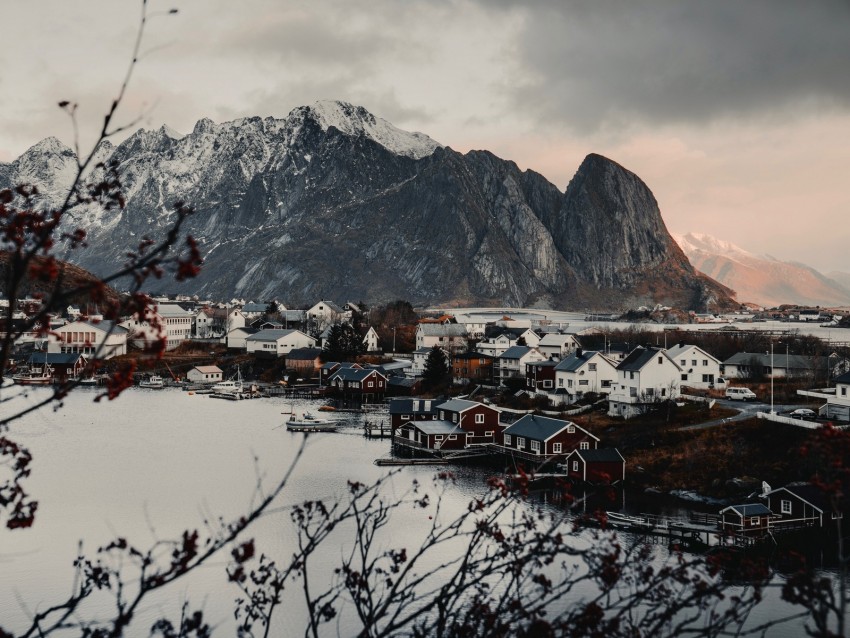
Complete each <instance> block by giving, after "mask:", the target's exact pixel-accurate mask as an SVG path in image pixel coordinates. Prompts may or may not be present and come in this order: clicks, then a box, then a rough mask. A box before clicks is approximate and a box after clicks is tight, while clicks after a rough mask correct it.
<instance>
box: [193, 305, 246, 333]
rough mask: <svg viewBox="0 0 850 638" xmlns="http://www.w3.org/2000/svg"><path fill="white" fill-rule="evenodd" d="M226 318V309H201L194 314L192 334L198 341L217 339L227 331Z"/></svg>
mask: <svg viewBox="0 0 850 638" xmlns="http://www.w3.org/2000/svg"><path fill="white" fill-rule="evenodd" d="M227 318H228V310H227V308H211V307H209V306H207V307H204V308H201V309H200V310H198V312H197V313H196V314H195V317H194V324H193V329H192V332H193V334H194V336H195V337H198V338H199V339H213V338H219V337H221V336H222V335H224V334H225V332H226V330H227ZM242 325H244V322H243V324H242Z"/></svg>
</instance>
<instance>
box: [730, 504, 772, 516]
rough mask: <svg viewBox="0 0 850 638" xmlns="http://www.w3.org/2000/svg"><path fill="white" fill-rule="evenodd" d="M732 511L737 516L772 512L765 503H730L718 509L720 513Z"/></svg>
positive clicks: (763, 514)
mask: <svg viewBox="0 0 850 638" xmlns="http://www.w3.org/2000/svg"><path fill="white" fill-rule="evenodd" d="M728 511H732V512H735V513H736V514H738V515H739V516H765V515H767V516H770V515H771V514H773V512H771V511H770V510H769V509H768V508H767V506H766V505H762V504H761V503H745V504H743V505H730V506H729V507H724V508H723V509H722V510H720V513H721V514H723V512H728Z"/></svg>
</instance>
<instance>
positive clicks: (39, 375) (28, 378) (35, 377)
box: [12, 368, 53, 385]
mask: <svg viewBox="0 0 850 638" xmlns="http://www.w3.org/2000/svg"><path fill="white" fill-rule="evenodd" d="M12 382H13V383H16V384H18V385H50V384H51V383H52V382H53V375H52V374H51V370H50V368H47V369H45V370H43V371H41V372H22V373H21V374H15V375H12Z"/></svg>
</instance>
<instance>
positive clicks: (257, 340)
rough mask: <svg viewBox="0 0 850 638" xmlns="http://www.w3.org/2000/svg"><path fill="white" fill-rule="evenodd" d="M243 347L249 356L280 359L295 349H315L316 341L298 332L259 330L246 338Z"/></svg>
mask: <svg viewBox="0 0 850 638" xmlns="http://www.w3.org/2000/svg"><path fill="white" fill-rule="evenodd" d="M245 345H246V348H247V350H248V353H249V354H250V353H252V352H256V353H262V354H267V355H271V356H275V357H281V356H283V355H285V354H288V353H289V352H290V351H292V350H294V349H295V348H315V347H316V339H314V338H313V337H311V336H310V335H308V334H304V333H303V332H301V331H300V330H260V331H259V332H257V333H256V334H253V335H251V336H250V337H248V338H247V339H246V340H245Z"/></svg>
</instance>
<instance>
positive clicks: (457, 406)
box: [437, 399, 498, 412]
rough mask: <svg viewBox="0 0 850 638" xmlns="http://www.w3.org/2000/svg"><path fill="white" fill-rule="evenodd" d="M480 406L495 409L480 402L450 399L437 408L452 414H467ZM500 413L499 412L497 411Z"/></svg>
mask: <svg viewBox="0 0 850 638" xmlns="http://www.w3.org/2000/svg"><path fill="white" fill-rule="evenodd" d="M480 406H484V407H487V408H491V409H494V410H495V408H493V407H492V406H489V405H485V404H483V403H478V401H467V400H466V399H449V400H448V401H443V402H442V403H440V404H439V405H438V406H437V408H438V409H440V410H448V411H450V412H466V411H467V410H471V409H472V408H477V407H480ZM496 411H497V412H498V410H496Z"/></svg>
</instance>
